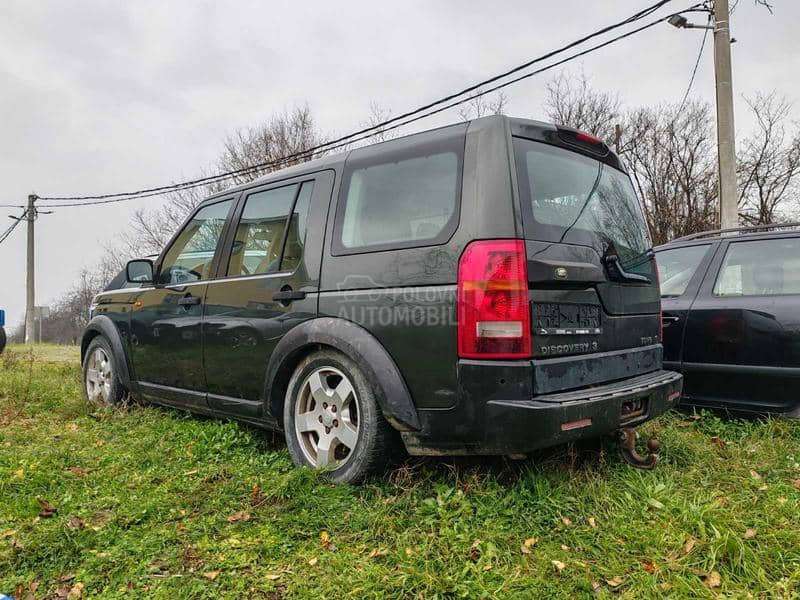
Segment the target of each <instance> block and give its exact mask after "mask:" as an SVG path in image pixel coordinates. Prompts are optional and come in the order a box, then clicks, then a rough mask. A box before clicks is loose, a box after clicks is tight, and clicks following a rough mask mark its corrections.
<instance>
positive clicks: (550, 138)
mask: <svg viewBox="0 0 800 600" xmlns="http://www.w3.org/2000/svg"><path fill="white" fill-rule="evenodd" d="M465 125H466V126H467V128H468V129H469V130H472V129H473V128H475V129H477V128H482V127H487V128H488V127H503V128H507V129H508V130H509V131H510V133H511V135H512V136H519V137H525V138H529V139H534V140H537V141H543V142H545V143H548V144H552V145H559V146H563V147H565V148H568V149H570V150H573V151H577V152H581V153H583V154H586V155H587V156H591V157H592V158H595V159H597V160H600V161H602V162H604V163H607V164H610V165H611V166H613V167H615V168H617V169H619V170H620V171H623V172H626V170H625V168H624V166H623V165H622V163H621V162H620V160H619V158H618V157H617V155H616V154H615V153H614V152H613V151H612V150H611V149H610V148H608V146H606V145H605V144H603V148H604V151H605V152H604V154H603V155H602V156H598V155H595V154H590V153H588V152H586V151H582V149H581V148H577V147H574V146H570V145H569V144H566V143H564V141H563V140H561V139H559V138H558V132H559V131H573V132H574V131H577V130H575V129H572V128H570V127H562V126H558V127H557V126H556V125H553V124H552V123H546V122H544V121H536V120H533V119H522V118H518V117H508V116H506V115H489V116H486V117H480V118H478V119H472V120H470V121H462V122H457V123H450V124H448V125H444V126H442V127H436V128H432V129H426V130H424V131H418V132H415V133H410V134H408V135H404V136H398V137H396V138H392V139H390V140H384V141H381V142H376V143H374V144H368V145H366V146H359V147H358V148H353V149H349V150H347V151H345V152H338V153H336V154H328V155H325V156H321V157H319V158H315V159H313V160H310V161H306V162H303V163H299V164H296V165H292V166H290V167H286V168H284V169H278V170H277V171H272V172H270V173H267V174H266V175H264V176H262V177H259V178H257V179H254V180H252V181H248V182H246V183H243V184H239V185H236V186H232V187H230V188H227V189H225V190H223V191H221V192H218V193H215V194H213V195H212V196H209V197H208V198H206V199H205V200H203V202H202V204H205V203H207V202H211V201H215V200H218V199H219V198H221V197H224V196H228V195H230V194H232V193H237V192H240V191H242V190H246V189H250V188H253V187H256V186H259V185H264V184H267V183H272V182H274V181H281V180H283V179H289V178H292V177H296V176H299V175H303V174H305V173H313V172H317V171H323V170H325V169H336V168H338V167H341V166H343V165H344V163H345V161H346V160H347V157H348V156H349V155H350V153H351V152H353V151H355V150H359V151H363V150H364V149H366V148H378V147H380V146H381V145H382V144H387V143H390V142H396V141H397V140H401V139H407V138H412V137H416V136H419V137H420V138H424V137H425V136H427V135H428V134H430V133H432V132H436V131H440V130H442V129H447V128H450V127H459V126H461V127H464V126H465Z"/></svg>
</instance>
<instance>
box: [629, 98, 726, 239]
mask: <svg viewBox="0 0 800 600" xmlns="http://www.w3.org/2000/svg"><path fill="white" fill-rule="evenodd" d="M626 121H627V124H626V132H627V134H626V136H625V143H624V145H623V147H622V150H621V152H622V155H623V158H624V160H625V162H626V164H627V165H628V167H629V171H630V175H631V178H632V179H633V181H634V184H635V185H636V187H637V189H638V192H639V196H640V197H641V199H642V202H643V204H644V209H645V216H646V217H647V222H648V225H649V226H650V233H651V235H652V237H653V241H654V242H655V243H657V244H660V243H664V242H667V241H669V240H671V239H673V238H675V237H679V236H682V235H687V234H689V233H695V232H697V231H703V230H705V229H710V228H713V227H714V225H715V224H716V219H717V211H718V189H717V183H716V181H717V178H716V160H715V156H716V154H715V146H714V134H713V121H712V120H711V107H710V106H709V105H708V104H706V103H702V102H687V103H685V104H684V105H683V108H680V107H679V106H678V105H675V104H672V105H662V106H659V107H657V108H640V109H637V110H634V111H633V112H632V113H630V114H629V115H628V116H627V119H626Z"/></svg>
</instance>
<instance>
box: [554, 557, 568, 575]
mask: <svg viewBox="0 0 800 600" xmlns="http://www.w3.org/2000/svg"><path fill="white" fill-rule="evenodd" d="M550 562H551V563H553V566H554V567H555V568H556V569H558V572H559V573H560V572H561V571H563V570H564V568H565V567H566V566H567V565H565V564H564V563H563V562H561V561H560V560H551V561H550Z"/></svg>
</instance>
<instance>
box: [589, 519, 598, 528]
mask: <svg viewBox="0 0 800 600" xmlns="http://www.w3.org/2000/svg"><path fill="white" fill-rule="evenodd" d="M589 526H590V527H591V528H592V529H594V528H595V527H597V522H596V521H595V520H594V517H589Z"/></svg>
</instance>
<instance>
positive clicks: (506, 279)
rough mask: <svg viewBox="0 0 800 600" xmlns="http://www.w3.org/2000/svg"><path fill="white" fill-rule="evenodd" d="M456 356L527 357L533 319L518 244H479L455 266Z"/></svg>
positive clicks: (521, 249)
mask: <svg viewBox="0 0 800 600" xmlns="http://www.w3.org/2000/svg"><path fill="white" fill-rule="evenodd" d="M457 312H458V355H459V357H461V358H528V357H530V355H531V321H530V319H531V317H530V306H529V303H528V270H527V260H526V258H525V242H524V241H522V240H480V241H476V242H472V243H471V244H470V245H469V246H467V248H466V250H464V254H462V255H461V260H460V262H459V264H458V308H457Z"/></svg>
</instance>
